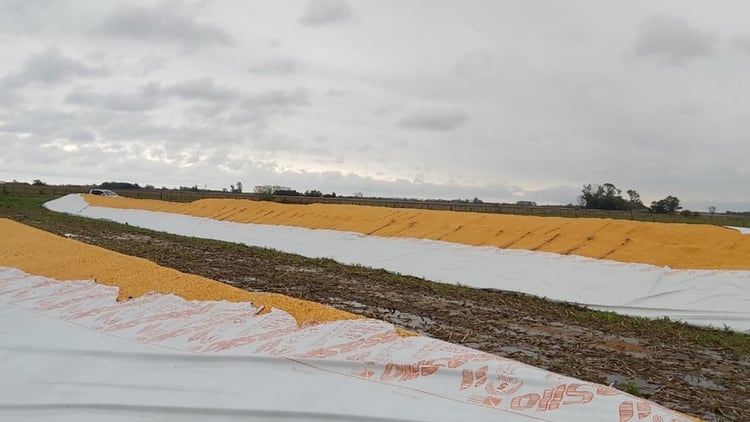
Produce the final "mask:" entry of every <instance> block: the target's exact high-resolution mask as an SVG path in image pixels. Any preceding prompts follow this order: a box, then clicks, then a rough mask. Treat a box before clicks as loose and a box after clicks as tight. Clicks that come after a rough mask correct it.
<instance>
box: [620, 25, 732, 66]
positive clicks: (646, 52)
mask: <svg viewBox="0 0 750 422" xmlns="http://www.w3.org/2000/svg"><path fill="white" fill-rule="evenodd" d="M717 42H718V38H717V36H716V34H714V33H712V32H709V31H704V30H702V29H699V28H696V27H695V26H693V25H691V24H690V23H688V22H687V21H686V20H684V19H681V18H675V17H671V16H655V17H652V18H650V19H648V20H646V21H644V22H643V23H641V25H640V26H639V28H638V33H637V35H636V40H635V52H636V54H637V55H638V56H641V57H648V56H655V57H658V58H662V59H665V60H666V61H668V62H670V63H675V64H680V63H682V62H684V61H685V60H689V59H693V58H699V57H705V56H710V55H712V54H713V52H714V48H715V46H716V44H717Z"/></svg>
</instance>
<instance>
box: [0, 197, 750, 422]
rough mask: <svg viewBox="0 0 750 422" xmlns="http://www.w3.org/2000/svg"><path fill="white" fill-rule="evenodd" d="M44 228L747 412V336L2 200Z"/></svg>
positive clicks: (680, 404)
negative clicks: (83, 216)
mask: <svg viewBox="0 0 750 422" xmlns="http://www.w3.org/2000/svg"><path fill="white" fill-rule="evenodd" d="M0 217H8V218H12V219H14V220H16V221H19V222H22V223H25V224H29V225H32V226H35V227H38V228H41V229H44V230H47V231H50V232H52V233H56V234H59V235H65V236H68V237H72V238H75V239H78V240H80V241H83V242H86V243H90V244H95V245H98V246H102V247H105V248H108V249H111V250H115V251H118V252H122V253H125V254H129V255H135V256H140V257H143V258H147V259H149V260H152V261H154V262H156V263H158V264H159V265H163V266H167V267H172V268H175V269H178V270H180V271H184V272H188V273H194V274H198V275H202V276H206V277H209V278H213V279H216V280H220V281H223V282H225V283H228V284H231V285H234V286H237V287H240V288H244V289H248V290H253V291H264V292H277V293H283V294H287V295H289V296H293V297H298V298H303V299H307V300H313V301H316V302H320V303H324V304H328V305H332V306H335V307H338V308H340V309H343V310H347V311H351V312H354V313H358V314H361V315H365V316H368V317H373V318H379V319H383V320H387V321H390V322H393V323H394V324H396V325H399V326H401V327H404V328H407V329H410V330H413V331H417V332H419V333H422V334H424V335H428V336H431V337H436V338H440V339H444V340H448V341H451V342H454V343H459V344H463V345H466V346H469V347H473V348H477V349H480V350H483V351H487V352H490V353H495V354H498V355H502V356H508V357H512V358H515V359H517V360H520V361H523V362H526V363H529V364H532V365H535V366H539V367H542V368H546V369H549V370H552V371H555V372H560V373H563V374H565V375H570V376H574V377H578V378H581V379H584V380H588V381H594V382H600V383H604V384H614V386H616V387H618V388H620V389H622V390H625V391H628V392H630V393H633V394H636V395H640V396H642V397H646V398H648V399H650V400H653V401H656V402H658V403H661V404H663V405H665V406H668V407H670V408H673V409H676V410H680V411H683V412H685V413H688V414H691V415H695V416H699V417H703V418H705V419H707V420H715V421H748V420H750V382H748V380H750V336H748V335H746V334H739V333H731V332H726V331H723V330H708V329H699V328H694V327H688V326H685V325H683V324H678V323H674V322H669V321H661V320H660V321H646V320H643V319H636V318H625V317H620V316H617V315H614V314H610V313H602V312H594V311H589V310H585V309H581V308H579V307H575V306H573V305H566V304H558V303H552V302H548V301H545V300H542V299H537V298H531V297H527V296H522V295H518V294H513V293H504V292H491V291H483V290H477V289H471V288H465V287H460V286H452V285H446V284H440V283H433V282H429V281H426V280H422V279H419V278H415V277H405V276H400V275H397V274H393V273H388V272H386V271H383V270H377V269H368V268H363V267H357V266H344V265H340V264H337V263H335V262H333V261H330V260H320V259H307V258H303V257H299V256H295V255H288V254H282V253H279V252H275V251H268V250H263V249H258V248H249V247H245V246H241V245H235V244H229V243H224V242H215V241H207V240H201V239H191V238H184V237H179V236H173V235H166V234H162V233H157V232H151V231H146V230H141V229H135V228H133V227H128V226H124V225H118V224H112V223H108V222H100V221H91V220H85V219H82V218H78V217H71V216H61V215H57V214H54V213H51V212H48V211H46V210H43V209H36V208H33V209H32V208H25V209H17V208H12V207H11V208H9V207H3V206H2V204H0Z"/></svg>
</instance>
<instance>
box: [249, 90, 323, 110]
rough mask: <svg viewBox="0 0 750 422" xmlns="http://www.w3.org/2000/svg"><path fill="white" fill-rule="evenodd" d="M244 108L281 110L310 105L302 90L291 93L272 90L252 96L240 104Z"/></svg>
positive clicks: (306, 94) (308, 97) (306, 95)
mask: <svg viewBox="0 0 750 422" xmlns="http://www.w3.org/2000/svg"><path fill="white" fill-rule="evenodd" d="M242 104H243V106H245V107H246V108H253V109H257V108H262V109H281V108H289V107H292V106H307V105H310V96H309V95H308V93H307V91H305V90H304V89H302V88H298V89H295V90H293V91H281V90H274V91H268V92H262V93H258V94H252V95H249V96H247V97H246V98H245V100H244V101H243V102H242Z"/></svg>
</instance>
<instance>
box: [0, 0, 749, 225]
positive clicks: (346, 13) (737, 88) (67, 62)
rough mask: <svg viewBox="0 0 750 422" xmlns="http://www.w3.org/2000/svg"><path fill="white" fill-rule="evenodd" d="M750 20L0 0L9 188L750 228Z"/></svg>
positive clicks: (484, 7)
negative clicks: (254, 194)
mask: <svg viewBox="0 0 750 422" xmlns="http://www.w3.org/2000/svg"><path fill="white" fill-rule="evenodd" d="M747 16H750V2H747V1H745V0H736V1H727V0H724V1H722V0H712V1H686V0H674V1H666V0H663V1H658V2H655V1H652V0H644V1H603V0H589V1H586V0H580V1H575V2H563V1H559V2H552V1H542V0H518V1H502V0H488V1H478V0H477V1H470V0H468V1H467V0H462V1H457V0H456V1H440V0H421V1H417V0H378V1H371V0H366V1H365V0H363V1H355V0H349V1H346V0H312V1H309V0H304V1H302V0H300V1H293V0H288V1H286V0H282V1H248V0H237V1H219V0H216V1H160V2H138V1H127V2H115V1H74V0H69V1H66V0H48V1H41V0H0V57H1V59H0V180H5V181H10V180H13V179H17V180H21V181H31V180H33V179H42V180H44V181H45V182H48V183H101V182H103V181H108V180H117V181H130V182H135V183H139V184H141V185H145V184H152V185H156V186H157V187H160V186H168V187H176V186H192V185H198V186H200V187H204V186H207V187H208V188H222V187H229V185H230V184H233V183H236V182H237V181H241V182H242V183H243V185H244V186H245V187H246V190H247V189H248V188H250V189H252V186H255V185H261V184H273V185H286V186H290V187H292V188H294V189H297V190H300V191H304V190H307V189H319V190H321V191H324V192H331V191H333V192H337V193H339V194H353V193H355V192H361V193H363V194H364V195H366V196H368V195H377V196H395V197H416V198H438V197H440V198H473V197H479V198H482V199H484V200H487V201H490V200H492V201H512V202H515V201H517V200H534V201H537V202H539V203H561V204H566V203H569V202H575V201H576V196H577V195H578V194H579V193H580V189H581V185H583V184H586V183H595V184H596V183H605V182H610V183H614V184H615V185H617V186H618V187H620V188H622V189H623V191H624V190H626V189H630V188H632V189H636V190H637V191H638V192H640V193H641V196H642V197H643V199H644V202H647V203H649V202H650V201H652V200H656V199H660V198H663V197H665V196H667V195H675V196H677V197H679V198H680V199H681V200H682V202H683V204H684V205H685V206H686V208H691V209H694V210H705V209H706V208H707V207H708V206H709V205H716V206H717V207H718V209H719V210H725V209H731V210H750V187H749V186H750V183H748V181H749V180H750V26H748V25H747Z"/></svg>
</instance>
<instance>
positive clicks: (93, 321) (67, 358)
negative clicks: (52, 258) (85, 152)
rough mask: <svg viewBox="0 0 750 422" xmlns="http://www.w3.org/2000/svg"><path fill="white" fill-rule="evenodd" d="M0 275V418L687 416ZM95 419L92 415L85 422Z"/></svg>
mask: <svg viewBox="0 0 750 422" xmlns="http://www.w3.org/2000/svg"><path fill="white" fill-rule="evenodd" d="M116 297H117V288H115V287H109V286H102V285H99V284H96V283H94V282H92V281H78V282H75V281H74V282H57V281H55V280H53V279H49V278H45V277H38V276H32V275H29V274H26V273H23V272H22V271H19V270H17V269H13V268H8V267H0V321H2V322H3V324H2V326H3V327H4V328H3V332H2V337H3V342H2V344H1V345H0V352H1V353H2V355H3V359H2V360H0V372H2V374H3V383H2V384H0V416H3V417H11V416H12V417H13V420H36V418H38V417H43V416H45V412H47V413H49V412H50V411H54V412H55V413H54V417H55V419H56V420H76V421H77V422H79V421H81V420H83V421H85V420H95V419H96V418H98V417H101V413H103V412H105V413H106V415H107V419H108V420H112V418H110V416H116V417H120V418H121V419H127V418H128V417H130V418H132V417H134V416H139V417H140V418H141V419H146V420H165V419H166V418H172V419H175V420H203V419H204V418H205V417H206V416H210V417H211V418H212V420H232V419H240V418H244V419H246V420H247V419H250V420H267V419H268V418H269V417H274V418H280V419H289V420H321V419H323V420H332V419H340V420H362V421H365V420H374V419H375V418H379V419H380V420H425V421H427V420H429V421H436V420H446V421H453V420H490V419H492V420H496V419H497V418H498V417H500V418H502V419H503V420H507V421H533V420H536V421H570V420H580V421H586V420H592V421H605V420H611V421H618V420H619V421H621V420H623V417H626V416H627V415H629V414H630V415H632V414H634V412H635V413H637V414H638V415H639V416H640V417H642V418H645V417H649V418H652V417H653V418H655V420H656V419H658V418H664V420H676V421H687V420H688V419H687V417H685V416H683V415H680V414H678V413H675V412H673V411H670V410H668V409H665V408H663V407H661V406H658V405H656V404H654V403H652V402H648V401H646V400H642V399H639V398H636V397H633V396H630V395H627V394H625V393H622V392H620V391H617V390H614V389H612V388H609V387H606V386H603V385H598V384H592V383H587V382H583V381H579V380H576V379H572V378H568V377H564V376H561V375H558V374H553V373H550V372H547V371H544V370H541V369H539V368H535V367H531V366H528V365H525V364H522V363H520V362H516V361H513V360H511V359H506V358H501V357H498V356H494V355H490V354H487V353H483V352H479V351H476V350H472V349H469V348H466V347H462V346H458V345H454V344H450V343H447V342H444V341H440V340H434V339H429V338H426V337H400V336H398V335H397V334H396V332H395V329H394V327H393V325H391V324H388V323H385V322H382V321H377V320H372V319H362V320H345V321H336V322H329V323H323V324H311V325H307V326H301V327H300V326H298V325H297V324H296V322H295V321H294V319H293V318H292V317H291V316H290V315H288V314H287V313H285V312H283V311H279V310H274V311H273V312H271V313H268V314H263V315H259V314H258V313H257V309H256V308H254V307H252V305H251V304H248V303H230V302H208V301H190V302H188V301H185V300H183V299H181V298H179V297H176V296H171V295H159V294H152V295H147V296H143V297H141V298H137V299H133V300H130V301H125V302H119V303H118V302H116V301H115V298H116ZM96 420H98V419H96Z"/></svg>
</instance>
